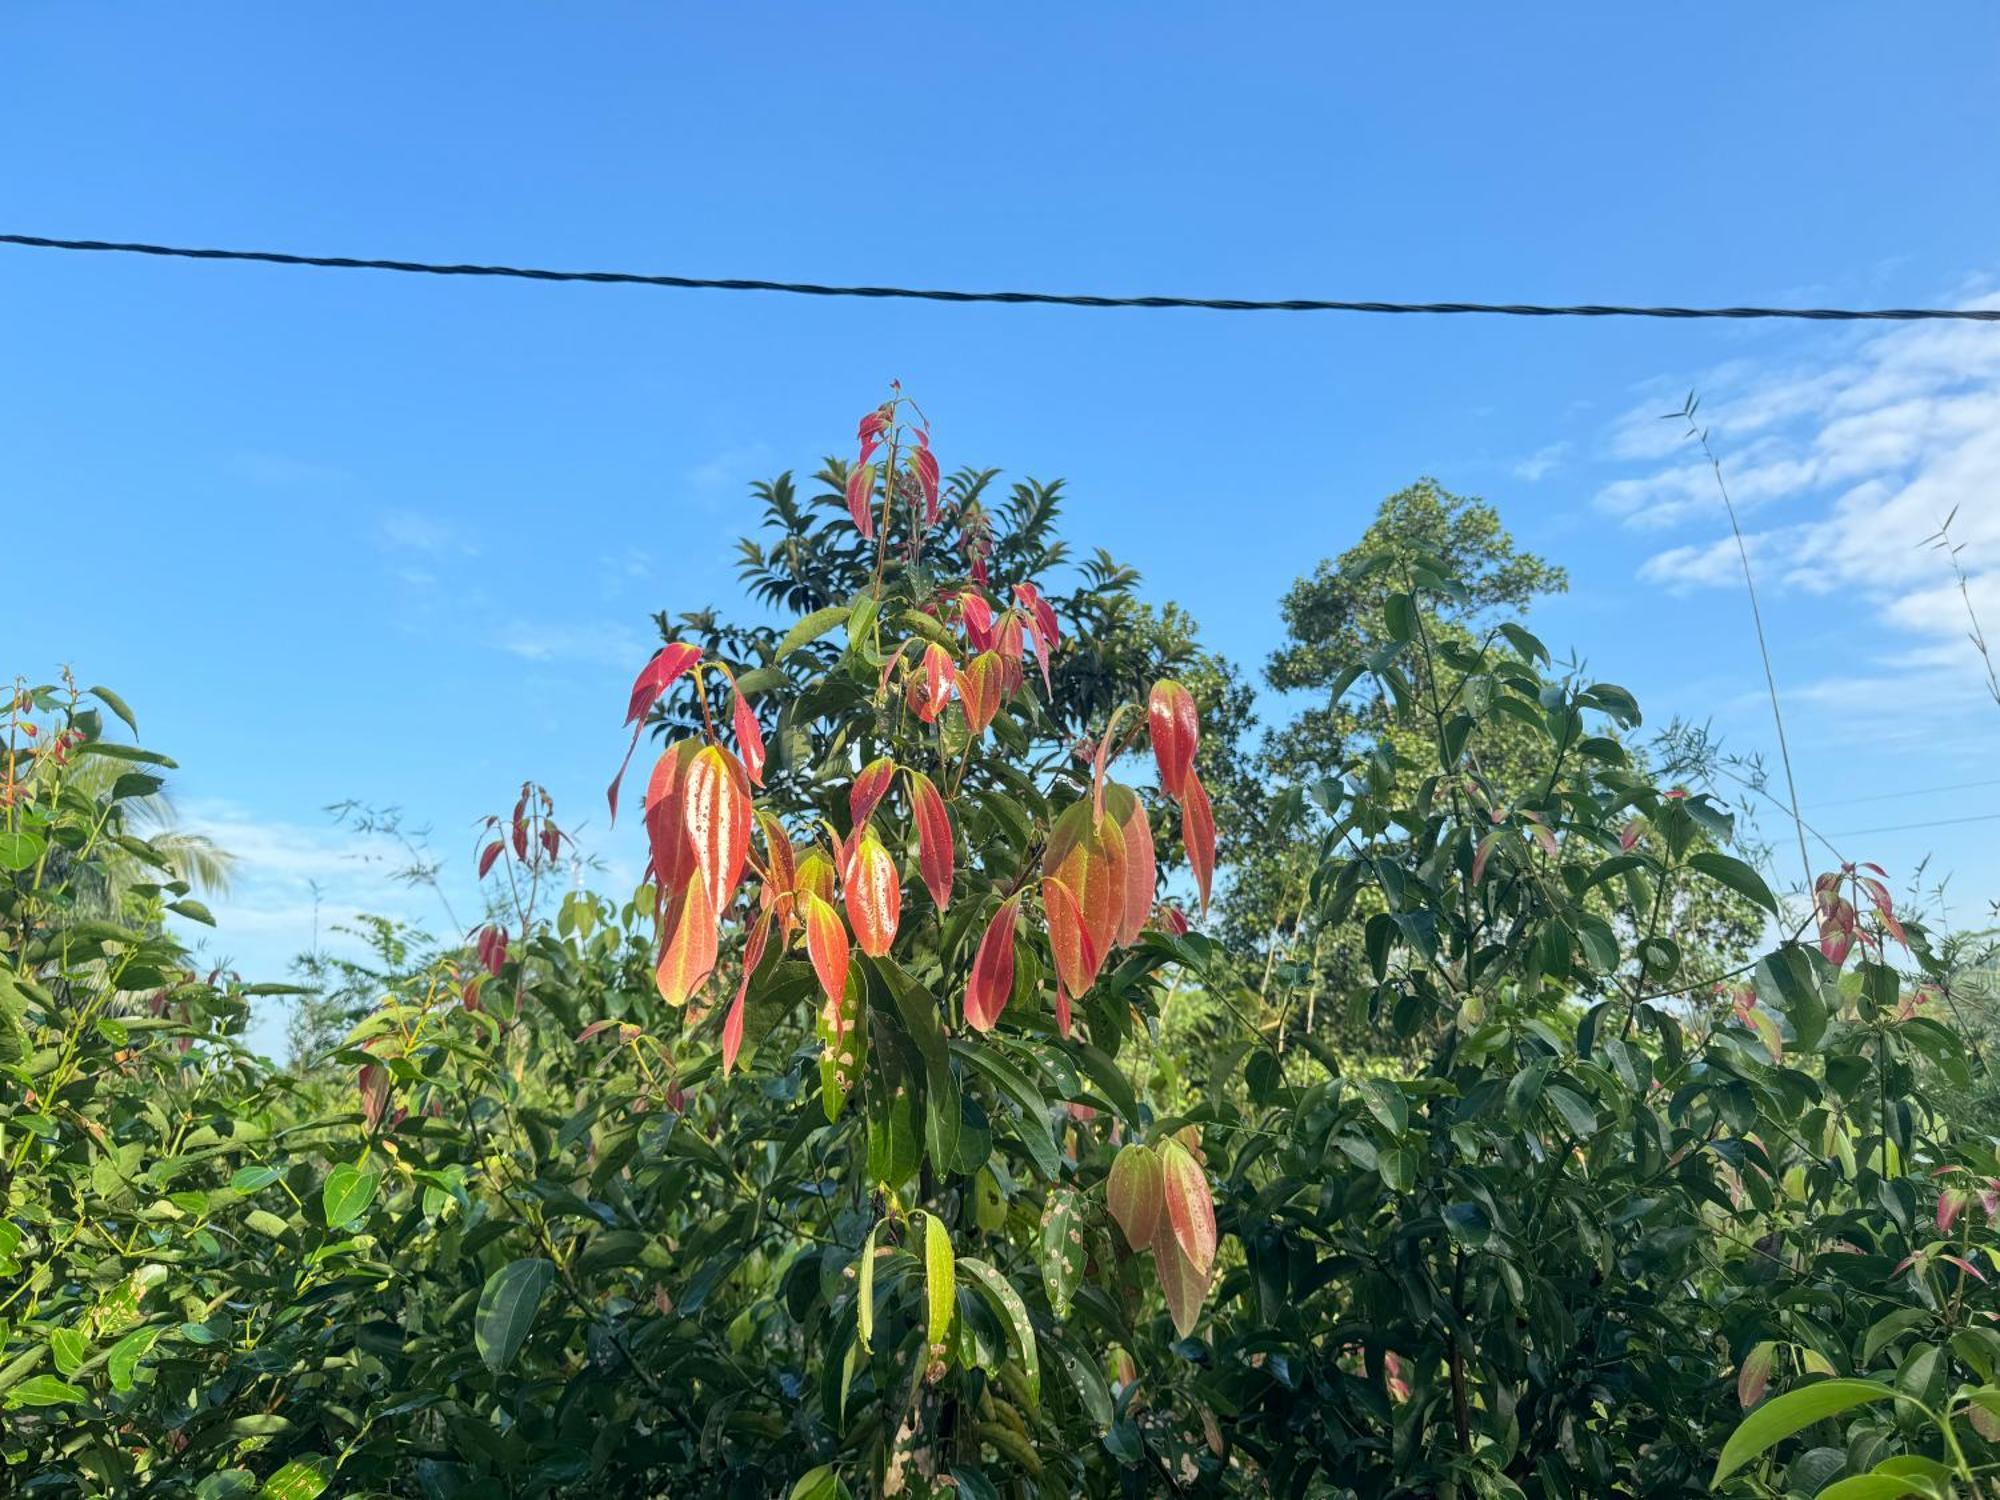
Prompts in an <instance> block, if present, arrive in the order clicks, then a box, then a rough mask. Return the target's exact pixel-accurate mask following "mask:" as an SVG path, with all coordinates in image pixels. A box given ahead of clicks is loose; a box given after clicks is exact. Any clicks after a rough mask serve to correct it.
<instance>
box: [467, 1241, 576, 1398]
mask: <svg viewBox="0 0 2000 1500" xmlns="http://www.w3.org/2000/svg"><path fill="white" fill-rule="evenodd" d="M555 1276H556V1268H555V1263H554V1262H553V1261H549V1260H544V1259H543V1258H542V1257H541V1256H539V1255H533V1256H525V1257H523V1258H522V1259H520V1260H516V1261H510V1262H509V1263H508V1264H506V1265H504V1266H502V1267H501V1268H500V1269H499V1270H497V1271H495V1272H494V1273H493V1274H492V1275H491V1276H489V1277H487V1278H486V1285H485V1287H484V1289H482V1290H481V1292H480V1293H479V1306H478V1308H477V1309H476V1310H475V1311H474V1313H473V1315H472V1341H473V1344H474V1345H475V1346H476V1347H477V1348H478V1350H479V1357H480V1358H481V1359H483V1360H484V1361H486V1368H487V1369H489V1370H491V1371H492V1372H493V1373H494V1374H496V1375H498V1374H499V1373H500V1372H501V1371H502V1370H504V1369H506V1368H507V1366H508V1365H510V1364H512V1363H513V1362H514V1356H515V1355H516V1354H518V1353H519V1352H520V1350H521V1345H522V1344H523V1343H524V1342H525V1341H526V1340H527V1337H528V1329H529V1328H530V1327H531V1326H532V1325H533V1323H534V1321H535V1313H536V1311H537V1310H538V1309H539V1308H540V1307H541V1305H542V1294H543V1293H545V1292H546V1291H548V1289H549V1283H550V1282H552V1281H554V1280H555Z"/></svg>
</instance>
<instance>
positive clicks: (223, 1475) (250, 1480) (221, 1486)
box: [194, 1469, 257, 1500]
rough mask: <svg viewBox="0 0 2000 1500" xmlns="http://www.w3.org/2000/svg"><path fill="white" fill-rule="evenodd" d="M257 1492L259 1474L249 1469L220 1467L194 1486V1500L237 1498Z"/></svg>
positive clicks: (231, 1499) (228, 1499) (234, 1499)
mask: <svg viewBox="0 0 2000 1500" xmlns="http://www.w3.org/2000/svg"><path fill="white" fill-rule="evenodd" d="M256 1492H257V1476H256V1475H255V1474H252V1473H251V1472H250V1471H249V1470H248V1469H218V1470H216V1471H215V1473H213V1474H211V1475H209V1476H208V1477H207V1478H206V1479H204V1480H202V1482H201V1483H200V1484H198V1485H196V1486H195V1487H194V1500H236V1497H237V1496H238V1495H253V1494H255V1493H256Z"/></svg>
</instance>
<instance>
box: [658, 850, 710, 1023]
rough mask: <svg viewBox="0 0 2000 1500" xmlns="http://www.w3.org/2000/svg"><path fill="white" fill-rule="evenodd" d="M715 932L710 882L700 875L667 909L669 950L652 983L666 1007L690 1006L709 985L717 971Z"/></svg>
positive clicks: (664, 951)
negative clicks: (655, 985)
mask: <svg viewBox="0 0 2000 1500" xmlns="http://www.w3.org/2000/svg"><path fill="white" fill-rule="evenodd" d="M715 929H716V915H715V906H714V904H713V903H712V902H711V901H710V900H709V899H708V885H707V883H706V882H705V881H704V880H703V879H702V878H701V876H700V875H699V874H698V873H697V874H696V875H695V877H694V878H693V879H692V880H690V881H689V882H688V883H687V885H686V887H685V888H684V889H682V890H681V892H680V893H679V894H678V895H676V896H675V897H674V898H673V899H672V900H671V901H670V902H669V903H668V905H667V908H666V921H665V924H664V930H665V931H666V934H667V941H666V947H665V948H664V949H662V950H661V953H660V963H659V967H658V968H657V969H655V970H654V971H653V982H654V983H655V984H657V985H658V986H659V989H660V998H661V999H662V1000H665V1001H666V1002H667V1004H669V1005H685V1004H687V1002H688V1000H689V999H690V998H691V997H692V996H694V995H697V994H699V993H700V992H701V988H702V986H703V985H705V984H707V983H708V976H709V975H711V974H713V973H714V972H715V958H716V946H715V936H716V933H715Z"/></svg>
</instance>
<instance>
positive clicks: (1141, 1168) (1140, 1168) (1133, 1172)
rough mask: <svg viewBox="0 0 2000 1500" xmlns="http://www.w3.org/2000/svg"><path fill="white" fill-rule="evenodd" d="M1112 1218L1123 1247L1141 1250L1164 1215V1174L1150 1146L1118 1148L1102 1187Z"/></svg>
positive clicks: (1134, 1145)
mask: <svg viewBox="0 0 2000 1500" xmlns="http://www.w3.org/2000/svg"><path fill="white" fill-rule="evenodd" d="M1104 1197H1105V1201H1106V1203H1107V1204H1108V1205H1109V1206H1110V1209H1111V1217H1112V1218H1114V1219H1116V1220H1117V1221H1118V1227H1119V1228H1120V1229H1121V1230H1123V1231H1124V1233H1125V1243H1126V1244H1128V1245H1130V1246H1131V1247H1132V1248H1133V1249H1134V1250H1144V1249H1145V1248H1146V1247H1147V1246H1149V1245H1151V1244H1152V1243H1153V1234H1154V1231H1155V1230H1157V1229H1158V1228H1159V1225H1160V1221H1161V1219H1162V1218H1163V1217H1164V1216H1165V1214H1166V1207H1167V1195H1166V1173H1165V1170H1164V1169H1163V1168H1162V1167H1161V1165H1160V1158H1159V1156H1158V1155H1157V1154H1156V1153H1155V1152H1154V1150H1153V1148H1152V1147H1150V1146H1142V1145H1140V1144H1139V1143H1138V1142H1137V1141H1133V1142H1131V1143H1130V1144H1128V1145H1126V1146H1124V1147H1122V1148H1120V1150H1119V1152H1118V1154H1117V1156H1115V1157H1113V1158H1112V1161H1111V1175H1110V1177H1109V1178H1108V1179H1107V1180H1106V1181H1105V1184H1104Z"/></svg>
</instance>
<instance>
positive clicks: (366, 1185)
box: [319, 1157, 382, 1229]
mask: <svg viewBox="0 0 2000 1500" xmlns="http://www.w3.org/2000/svg"><path fill="white" fill-rule="evenodd" d="M366 1161H367V1158H366V1157H364V1158H362V1160H360V1161H355V1162H344V1163H342V1164H341V1165H340V1166H337V1167H335V1168H334V1169H333V1170H332V1171H331V1172H329V1173H327V1174H326V1184H325V1186H324V1187H322V1188H321V1189H320V1195H319V1198H320V1207H321V1208H322V1209H324V1210H325V1212H326V1227H327V1228H329V1229H337V1228H339V1227H340V1226H341V1225H342V1224H347V1223H350V1222H352V1221H353V1220H355V1219H358V1218H360V1217H361V1216H362V1215H363V1214H364V1213H366V1212H367V1211H368V1205H369V1204H371V1203H373V1202H374V1201H375V1190H376V1189H377V1188H379V1187H380V1186H381V1185H382V1174H381V1173H380V1172H378V1171H376V1170H375V1169H374V1168H373V1167H371V1166H368V1165H366Z"/></svg>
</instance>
